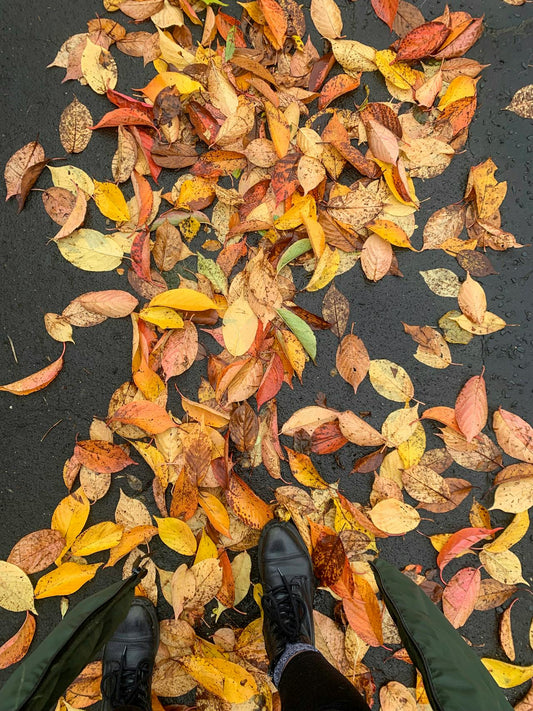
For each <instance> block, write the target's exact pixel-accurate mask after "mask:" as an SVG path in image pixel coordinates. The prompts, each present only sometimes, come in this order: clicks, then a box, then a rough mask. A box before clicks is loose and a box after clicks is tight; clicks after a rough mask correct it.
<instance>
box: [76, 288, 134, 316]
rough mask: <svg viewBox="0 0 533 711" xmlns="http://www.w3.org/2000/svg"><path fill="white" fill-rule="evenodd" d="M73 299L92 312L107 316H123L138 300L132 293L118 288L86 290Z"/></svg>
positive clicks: (126, 314) (131, 309)
mask: <svg viewBox="0 0 533 711" xmlns="http://www.w3.org/2000/svg"><path fill="white" fill-rule="evenodd" d="M75 301H77V302H79V303H80V304H81V305H82V306H83V308H85V309H87V311H90V312H91V313H93V314H100V315H102V316H107V317H109V318H123V317H124V316H128V315H129V314H131V312H132V311H133V310H134V309H135V307H136V306H137V304H138V303H139V301H138V300H137V299H136V298H135V296H133V295H132V294H130V293H128V292H127V291H121V290H120V289H107V290H106V291H88V292H87V293H86V294H81V295H80V296H77V297H76V299H75Z"/></svg>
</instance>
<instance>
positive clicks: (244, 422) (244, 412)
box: [229, 402, 259, 452]
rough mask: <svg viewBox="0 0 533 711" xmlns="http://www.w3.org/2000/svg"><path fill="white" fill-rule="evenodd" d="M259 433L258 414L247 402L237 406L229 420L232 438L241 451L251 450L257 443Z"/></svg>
mask: <svg viewBox="0 0 533 711" xmlns="http://www.w3.org/2000/svg"><path fill="white" fill-rule="evenodd" d="M258 433H259V422H258V419H257V415H256V414H255V412H254V411H253V410H252V408H251V407H250V405H249V404H248V403H247V402H243V403H242V405H239V407H237V408H235V410H233V412H232V414H231V418H230V422H229V434H230V437H231V440H232V441H233V443H234V444H235V446H236V447H237V449H238V450H239V452H249V451H250V450H251V449H252V447H253V446H254V444H255V441H256V439H257V435H258Z"/></svg>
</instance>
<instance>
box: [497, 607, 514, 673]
mask: <svg viewBox="0 0 533 711" xmlns="http://www.w3.org/2000/svg"><path fill="white" fill-rule="evenodd" d="M517 600H518V598H516V599H515V600H513V602H512V603H511V604H510V605H509V607H508V608H506V609H505V610H504V611H503V614H502V616H501V617H500V629H499V633H500V644H501V646H502V649H503V651H504V652H505V654H506V655H507V656H508V657H509V659H510V660H511V661H512V662H514V660H515V659H516V652H515V646H514V640H513V631H512V628H511V610H512V609H513V605H514V604H515V602H517Z"/></svg>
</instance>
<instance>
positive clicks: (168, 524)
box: [154, 516, 196, 555]
mask: <svg viewBox="0 0 533 711" xmlns="http://www.w3.org/2000/svg"><path fill="white" fill-rule="evenodd" d="M154 518H155V520H156V522H157V528H158V530H159V537H160V538H161V540H162V541H163V543H164V544H165V545H167V546H168V547H169V548H172V550H173V551H177V552H178V553H181V554H182V555H194V554H195V553H196V538H195V537H194V534H193V532H192V531H191V529H190V528H189V526H187V524H186V523H185V522H184V521H181V520H180V519H179V518H171V517H170V516H168V517H166V518H158V517H157V516H154Z"/></svg>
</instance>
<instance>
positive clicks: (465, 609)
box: [442, 568, 481, 629]
mask: <svg viewBox="0 0 533 711" xmlns="http://www.w3.org/2000/svg"><path fill="white" fill-rule="evenodd" d="M480 587H481V571H480V569H479V568H463V569H462V570H460V571H459V572H458V573H456V574H455V575H454V576H453V578H452V579H451V580H450V582H449V583H448V585H447V586H446V587H445V588H444V592H443V594H442V611H443V612H444V615H445V616H446V617H447V618H448V620H449V621H450V623H451V624H452V626H453V627H455V629H457V628H459V627H462V626H463V625H464V624H465V622H466V621H467V620H468V618H469V617H470V615H471V614H472V612H473V611H474V606H475V604H476V600H477V596H478V594H479V590H480Z"/></svg>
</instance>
